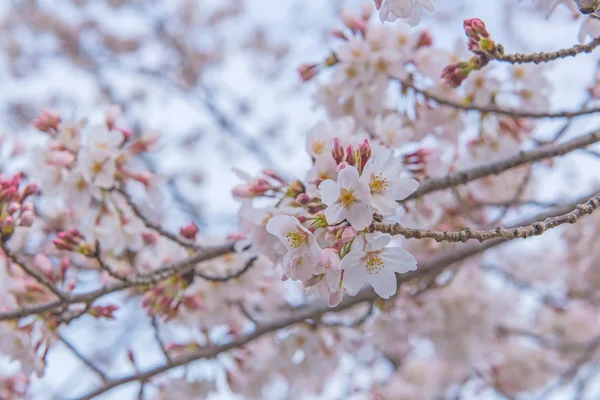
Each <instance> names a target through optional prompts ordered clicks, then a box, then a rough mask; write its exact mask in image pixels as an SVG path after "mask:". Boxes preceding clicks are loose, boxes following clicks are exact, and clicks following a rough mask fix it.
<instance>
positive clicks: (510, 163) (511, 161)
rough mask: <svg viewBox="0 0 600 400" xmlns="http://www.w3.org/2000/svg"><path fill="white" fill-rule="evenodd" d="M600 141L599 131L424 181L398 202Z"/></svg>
mask: <svg viewBox="0 0 600 400" xmlns="http://www.w3.org/2000/svg"><path fill="white" fill-rule="evenodd" d="M599 141H600V130H597V131H594V132H591V133H588V134H586V135H583V136H579V137H577V138H575V139H571V140H569V141H567V142H564V143H560V144H553V145H550V146H545V147H542V148H539V149H536V150H532V151H528V152H524V151H522V152H520V153H519V154H518V155H516V156H513V157H510V158H507V159H505V160H501V161H498V162H495V163H492V164H488V165H483V166H481V167H476V168H471V169H468V170H465V171H462V172H457V173H455V174H450V175H447V176H446V177H444V178H439V179H426V180H424V181H423V182H421V184H420V185H419V189H418V190H417V191H416V192H414V193H413V194H412V195H410V196H408V197H407V198H406V199H404V200H402V201H399V203H403V202H405V201H408V200H412V199H416V198H419V197H422V196H424V195H426V194H428V193H431V192H435V191H438V190H442V189H448V188H450V187H453V186H458V185H462V184H465V183H468V182H471V181H474V180H476V179H480V178H483V177H485V176H489V175H499V174H500V173H502V172H504V171H507V170H509V169H512V168H516V167H520V166H522V165H526V164H529V163H535V162H538V161H542V160H545V159H548V158H553V157H557V156H562V155H565V154H567V153H570V152H572V151H575V150H578V149H581V148H584V147H587V146H589V145H591V144H594V143H597V142H599Z"/></svg>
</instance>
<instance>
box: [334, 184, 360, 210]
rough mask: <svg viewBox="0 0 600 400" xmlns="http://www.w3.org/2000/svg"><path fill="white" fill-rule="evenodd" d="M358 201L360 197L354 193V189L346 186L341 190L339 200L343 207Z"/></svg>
mask: <svg viewBox="0 0 600 400" xmlns="http://www.w3.org/2000/svg"><path fill="white" fill-rule="evenodd" d="M357 201H358V199H357V198H356V196H355V195H354V191H352V190H348V189H346V188H342V189H341V190H340V198H339V199H338V202H339V204H340V205H341V206H342V207H343V208H348V207H350V206H351V205H352V204H354V203H356V202H357Z"/></svg>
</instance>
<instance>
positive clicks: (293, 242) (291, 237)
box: [285, 231, 306, 249]
mask: <svg viewBox="0 0 600 400" xmlns="http://www.w3.org/2000/svg"><path fill="white" fill-rule="evenodd" d="M285 238H286V240H287V241H288V243H289V245H290V247H291V248H292V249H298V248H300V246H302V243H304V241H305V240H306V235H305V233H304V232H301V231H295V232H288V233H286V234H285Z"/></svg>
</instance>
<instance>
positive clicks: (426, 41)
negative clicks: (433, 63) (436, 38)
mask: <svg viewBox="0 0 600 400" xmlns="http://www.w3.org/2000/svg"><path fill="white" fill-rule="evenodd" d="M432 44H433V36H431V33H429V31H423V32H422V33H421V36H419V41H418V42H417V49H420V48H421V47H430V46H431V45H432Z"/></svg>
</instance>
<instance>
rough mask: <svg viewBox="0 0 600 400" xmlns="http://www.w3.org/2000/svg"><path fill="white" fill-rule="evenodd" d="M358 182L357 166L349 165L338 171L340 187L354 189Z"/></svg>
mask: <svg viewBox="0 0 600 400" xmlns="http://www.w3.org/2000/svg"><path fill="white" fill-rule="evenodd" d="M357 184H358V170H357V169H356V168H355V167H353V166H351V165H349V166H347V167H346V168H344V169H342V170H341V171H340V172H339V173H338V185H339V187H340V188H347V189H353V188H354V187H355V186H356V185H357ZM336 200H337V199H336Z"/></svg>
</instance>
